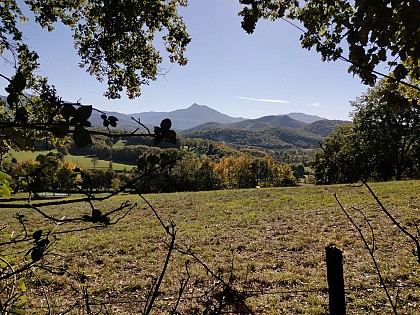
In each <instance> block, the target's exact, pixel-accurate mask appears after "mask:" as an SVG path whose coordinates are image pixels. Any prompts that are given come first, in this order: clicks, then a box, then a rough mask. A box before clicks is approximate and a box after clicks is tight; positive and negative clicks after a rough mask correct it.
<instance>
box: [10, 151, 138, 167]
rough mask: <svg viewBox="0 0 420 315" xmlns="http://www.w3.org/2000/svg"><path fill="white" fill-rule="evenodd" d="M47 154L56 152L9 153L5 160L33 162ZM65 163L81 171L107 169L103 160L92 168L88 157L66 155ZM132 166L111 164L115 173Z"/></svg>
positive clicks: (98, 161) (106, 164)
mask: <svg viewBox="0 0 420 315" xmlns="http://www.w3.org/2000/svg"><path fill="white" fill-rule="evenodd" d="M49 152H55V153H56V152H57V150H52V151H34V152H32V151H13V150H12V151H11V152H10V155H9V156H7V157H6V160H8V161H10V160H11V159H12V158H15V159H16V160H17V161H18V162H22V161H26V160H35V159H36V157H37V156H38V155H39V154H44V155H46V154H48V153H49ZM65 159H66V161H69V162H73V163H75V164H77V165H78V166H79V167H81V168H83V169H92V168H108V167H109V161H105V160H99V159H98V160H97V161H96V165H95V166H94V165H93V163H92V157H88V156H78V155H71V154H68V155H66V157H65ZM132 168H133V165H128V164H122V163H112V169H114V170H116V171H122V170H127V171H129V170H131V169H132Z"/></svg>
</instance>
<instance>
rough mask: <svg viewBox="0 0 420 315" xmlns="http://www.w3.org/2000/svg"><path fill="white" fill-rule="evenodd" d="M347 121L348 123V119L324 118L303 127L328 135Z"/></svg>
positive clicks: (324, 135) (318, 133) (314, 132)
mask: <svg viewBox="0 0 420 315" xmlns="http://www.w3.org/2000/svg"><path fill="white" fill-rule="evenodd" d="M345 123H348V121H344V120H327V119H323V120H318V121H315V122H313V123H310V124H308V125H306V126H305V127H303V128H302V129H303V130H305V131H307V132H310V133H313V134H316V135H320V136H322V137H327V136H329V134H330V133H331V132H332V131H333V130H334V129H335V128H336V127H338V126H341V125H343V124H345Z"/></svg>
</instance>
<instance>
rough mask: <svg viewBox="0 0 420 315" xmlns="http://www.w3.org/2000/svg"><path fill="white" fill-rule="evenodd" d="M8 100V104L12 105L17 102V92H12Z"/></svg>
mask: <svg viewBox="0 0 420 315" xmlns="http://www.w3.org/2000/svg"><path fill="white" fill-rule="evenodd" d="M6 100H7V104H9V105H10V106H13V105H14V104H16V103H17V102H18V100H19V97H18V95H17V94H15V93H10V94H9V95H8V96H7V99H6Z"/></svg>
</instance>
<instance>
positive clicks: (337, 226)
mask: <svg viewBox="0 0 420 315" xmlns="http://www.w3.org/2000/svg"><path fill="white" fill-rule="evenodd" d="M372 187H373V188H374V190H375V191H376V192H377V194H378V196H379V197H380V198H381V200H382V201H383V203H384V204H385V205H386V206H387V207H388V208H389V210H390V211H391V212H392V213H393V214H394V215H395V216H396V217H397V218H398V219H399V220H400V222H401V223H403V224H404V225H405V226H410V225H411V226H410V229H411V231H412V232H413V233H414V232H415V228H414V227H413V226H412V223H413V222H414V221H416V222H417V223H419V215H418V214H419V207H420V196H419V194H418V191H419V190H420V181H407V182H390V183H378V184H372ZM334 193H336V194H337V195H338V197H339V198H340V200H341V202H342V203H343V204H344V205H345V207H346V208H347V209H348V210H349V211H351V213H352V214H354V215H356V212H355V211H354V210H352V209H351V207H355V208H357V209H360V210H363V211H364V213H365V214H366V215H367V216H368V217H369V218H370V219H371V220H372V221H371V223H372V225H373V226H374V228H375V231H376V246H377V251H376V256H377V259H378V261H379V264H380V266H381V268H382V269H383V273H384V277H385V279H386V281H387V283H390V284H393V285H395V284H404V285H407V284H408V285H412V284H414V285H417V286H418V285H420V268H419V264H418V263H417V262H416V259H415V257H414V256H413V255H412V252H411V251H412V249H413V248H414V247H413V246H412V244H411V243H410V241H409V240H408V239H407V237H405V236H404V235H403V234H402V233H401V232H399V231H398V230H397V229H396V228H395V227H394V226H393V225H392V224H391V223H390V222H389V221H388V220H387V219H386V218H385V217H384V216H383V215H382V214H381V213H380V211H378V207H377V206H376V204H375V202H374V201H373V200H372V198H371V197H370V196H369V195H368V193H367V192H366V190H365V189H364V188H360V187H357V188H355V187H349V186H344V185H339V186H319V187H315V186H302V187H294V188H272V189H250V190H231V191H215V192H198V193H176V194H162V195H149V196H147V198H148V200H149V201H150V202H151V203H152V204H153V205H154V206H155V208H156V210H157V211H158V212H159V213H160V215H161V216H162V218H163V220H164V221H165V222H169V221H174V222H175V223H176V224H177V230H178V233H177V243H178V245H179V246H181V247H183V246H184V245H188V246H192V248H193V249H194V251H195V253H196V254H197V255H198V256H199V257H201V259H202V260H203V261H204V262H205V263H206V264H208V266H209V267H210V268H212V269H213V270H215V271H218V272H220V273H221V274H223V277H224V278H225V279H226V280H227V279H228V278H229V274H230V269H231V265H232V259H233V266H234V276H235V280H234V285H235V287H236V288H237V289H240V290H246V291H252V290H256V291H261V290H263V291H264V292H265V294H255V296H254V297H250V298H248V299H247V302H248V303H249V305H251V307H252V308H253V309H254V310H255V311H256V312H259V313H263V314H325V313H327V310H328V300H327V293H326V290H324V289H325V288H326V286H327V283H326V270H325V262H324V248H325V246H327V245H330V244H334V245H336V246H338V247H340V248H342V249H343V250H344V269H345V283H346V286H347V288H348V289H349V290H348V291H347V296H346V298H347V304H348V311H347V314H386V313H390V309H389V307H388V306H387V302H386V298H385V295H384V293H383V291H382V290H380V289H375V288H376V287H378V286H379V282H378V278H377V276H376V275H375V273H374V270H373V267H372V262H371V261H370V258H369V255H368V253H367V251H366V250H365V249H364V248H363V245H362V242H361V240H360V239H359V237H358V235H357V233H356V230H355V229H354V228H352V226H351V225H350V223H349V222H348V220H347V219H346V217H345V216H344V214H343V213H342V211H341V210H340V209H339V207H338V206H337V203H336V202H335V200H334V198H333V194H334ZM126 199H129V200H132V201H135V200H137V199H138V198H136V197H135V196H126V195H125V196H118V197H115V198H114V199H112V200H111V201H107V203H106V204H105V205H98V208H99V209H110V208H111V207H112V206H116V205H118V204H119V203H120V202H122V201H124V200H126ZM50 210H51V213H56V215H57V216H60V217H61V215H62V214H63V213H66V214H71V215H76V212H77V211H80V212H81V213H84V212H86V211H89V210H88V208H87V207H86V206H84V207H75V206H68V207H64V206H63V207H61V208H57V207H55V208H53V209H50ZM15 212H16V210H13V211H10V212H7V211H5V210H3V211H2V212H1V213H0V220H1V221H2V222H9V221H10V222H13V221H11V215H12V214H13V213H15ZM21 212H22V211H21ZM31 215H32V216H34V217H35V215H34V214H31ZM38 219H39V222H38V223H37V224H35V225H34V226H31V227H29V226H28V229H29V232H33V231H34V230H36V229H37V228H39V227H40V226H42V225H44V227H45V223H44V220H42V219H40V218H38ZM357 221H358V222H362V220H361V219H360V216H357ZM11 224H13V223H11ZM52 227H53V224H51V228H52ZM366 228H367V227H366V224H363V229H364V231H365V232H366V235H367V237H369V235H370V234H369V231H368V230H367V229H366ZM62 229H64V227H63V226H60V227H59V228H58V230H57V231H59V230H62ZM59 237H60V241H58V242H57V243H56V244H55V247H54V252H59V251H60V250H61V251H62V252H63V255H64V256H65V257H67V258H65V261H66V263H68V264H69V271H71V272H74V273H76V272H81V271H85V272H86V273H88V274H92V275H94V277H91V278H89V282H88V285H89V288H90V289H91V290H92V291H93V292H94V295H95V296H97V297H101V298H104V299H106V301H111V302H112V301H113V302H114V305H113V306H112V307H111V306H109V308H110V309H112V311H113V313H112V314H139V313H140V311H139V309H138V308H139V307H140V306H141V305H142V303H141V301H142V300H143V299H144V297H145V295H146V292H147V283H150V278H149V277H148V276H150V275H151V274H153V275H158V274H159V271H160V269H161V267H162V264H161V263H162V261H163V260H164V258H165V248H166V247H165V243H166V242H168V239H167V237H165V236H164V233H163V230H162V227H161V226H159V224H158V222H157V220H156V218H155V217H154V216H153V213H152V212H151V210H150V209H148V208H147V207H146V206H145V205H144V203H142V202H140V203H139V206H138V207H137V208H136V209H135V210H133V212H132V213H131V214H130V215H129V216H128V217H127V218H126V219H125V220H124V221H122V222H120V223H119V224H118V225H116V226H113V227H109V228H107V229H104V230H98V231H87V232H80V233H78V234H73V235H59ZM50 259H51V261H54V262H55V263H56V264H59V262H60V261H61V259H60V258H59V257H54V256H51V258H50ZM186 260H189V261H191V258H189V257H185V256H183V255H181V254H180V253H175V254H174V257H173V260H172V261H171V263H170V265H169V268H168V273H167V276H166V277H165V279H164V283H163V287H162V289H161V291H162V295H161V297H160V298H159V301H158V305H159V306H161V307H162V309H161V310H159V311H158V312H157V313H159V314H162V313H164V308H165V307H166V306H167V305H169V304H171V303H173V301H174V300H173V297H174V296H176V294H177V293H176V292H177V291H176V290H177V289H178V286H179V280H180V279H181V278H182V277H184V276H185V268H184V263H185V261H186ZM189 270H190V273H191V280H190V282H189V286H188V288H187V290H186V294H185V296H186V297H191V296H194V297H197V296H200V295H201V294H202V293H203V290H205V289H206V288H208V287H209V286H210V285H211V284H212V283H213V279H211V278H210V277H208V276H207V275H206V272H205V271H204V270H203V268H202V267H200V266H199V265H198V264H196V263H194V262H191V263H190V265H189ZM38 277H40V278H42V279H44V280H45V281H46V282H45V283H50V286H48V285H47V286H46V288H47V290H49V294H50V303H52V304H55V303H57V304H59V305H61V304H65V303H66V302H68V303H71V302H72V301H73V300H74V297H75V293H74V292H73V291H71V289H70V287H69V283H71V284H73V285H75V282H74V281H73V280H72V278H70V279H63V278H57V279H56V277H51V276H49V275H43V274H42V272H41V271H39V272H38ZM54 281H57V283H60V284H62V285H63V287H61V285H56V284H54ZM28 286H30V284H29V285H28ZM63 288H64V289H63ZM356 288H359V289H358V290H356ZM363 288H364V289H363ZM392 292H393V293H395V291H392ZM56 296H62V298H61V300H59V301H55V300H54V297H56ZM171 297H172V298H171ZM399 297H400V298H401V301H400V303H399V307H400V312H401V314H420V303H419V302H420V290H419V288H418V287H417V288H404V289H401V290H400V292H399ZM124 301H125V302H128V303H123V302H124ZM115 302H119V303H117V304H115ZM189 303H191V304H193V305H196V306H197V303H198V302H197V300H196V299H193V300H190V301H188V300H184V301H182V303H181V309H182V308H183V307H187V306H188V305H189ZM36 305H38V306H39V305H45V300H43V299H42V298H41V300H40V301H38V302H36Z"/></svg>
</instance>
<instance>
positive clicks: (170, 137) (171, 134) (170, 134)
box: [164, 130, 176, 144]
mask: <svg viewBox="0 0 420 315" xmlns="http://www.w3.org/2000/svg"><path fill="white" fill-rule="evenodd" d="M164 139H165V140H166V141H168V142H171V143H174V144H175V143H176V132H175V131H173V130H168V131H167V132H166V133H165V136H164Z"/></svg>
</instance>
